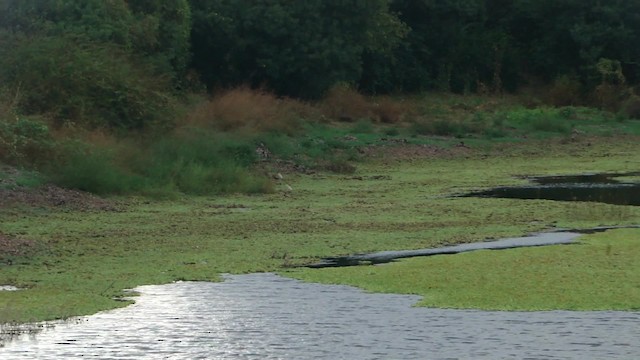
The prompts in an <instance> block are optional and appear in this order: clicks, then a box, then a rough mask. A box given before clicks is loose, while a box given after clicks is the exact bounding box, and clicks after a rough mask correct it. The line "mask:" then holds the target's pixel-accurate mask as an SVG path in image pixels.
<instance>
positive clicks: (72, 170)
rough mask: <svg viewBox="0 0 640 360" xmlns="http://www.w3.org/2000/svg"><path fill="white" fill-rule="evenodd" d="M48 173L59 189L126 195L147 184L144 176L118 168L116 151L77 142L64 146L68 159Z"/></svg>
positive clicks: (60, 162)
mask: <svg viewBox="0 0 640 360" xmlns="http://www.w3.org/2000/svg"><path fill="white" fill-rule="evenodd" d="M48 173H49V174H50V176H51V177H52V179H53V181H54V182H55V183H56V184H58V185H60V186H64V187H68V188H72V189H78V190H83V191H88V192H92V193H95V194H125V193H129V192H132V191H136V190H141V189H142V188H143V187H144V186H145V185H146V184H145V182H144V179H143V178H142V177H141V176H139V175H134V174H131V173H128V172H126V171H124V170H123V169H122V168H120V167H118V166H116V165H115V162H114V154H113V152H109V151H107V150H104V149H98V148H92V147H90V146H88V145H86V144H82V143H79V142H77V141H73V142H69V143H67V144H65V156H64V157H63V158H62V159H60V160H59V163H57V164H55V165H54V166H53V167H51V168H49V169H48Z"/></svg>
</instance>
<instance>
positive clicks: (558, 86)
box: [547, 75, 582, 106]
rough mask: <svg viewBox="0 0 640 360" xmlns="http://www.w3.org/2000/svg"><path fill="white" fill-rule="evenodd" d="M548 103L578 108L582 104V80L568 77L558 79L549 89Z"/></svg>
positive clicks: (563, 76)
mask: <svg viewBox="0 0 640 360" xmlns="http://www.w3.org/2000/svg"><path fill="white" fill-rule="evenodd" d="M547 102H548V103H549V104H551V105H553V106H576V105H579V104H580V103H582V84H581V83H580V80H578V79H577V78H575V77H571V76H568V75H562V76H560V77H558V78H557V79H556V80H555V81H554V82H553V85H552V86H551V89H549V92H548V94H547Z"/></svg>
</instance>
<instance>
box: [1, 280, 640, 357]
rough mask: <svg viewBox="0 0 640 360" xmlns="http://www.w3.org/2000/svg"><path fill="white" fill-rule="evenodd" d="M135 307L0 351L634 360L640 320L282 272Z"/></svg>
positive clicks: (168, 290)
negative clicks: (382, 290)
mask: <svg viewBox="0 0 640 360" xmlns="http://www.w3.org/2000/svg"><path fill="white" fill-rule="evenodd" d="M136 290H137V291H139V292H140V293H141V296H139V297H138V298H136V303H135V304H134V305H131V306H129V307H126V308H123V309H118V310H113V311H107V312H103V313H99V314H96V315H94V316H89V317H86V318H82V319H81V320H79V321H77V322H71V323H69V324H66V325H65V324H61V325H57V326H56V327H55V328H53V329H46V330H43V331H42V332H41V333H39V334H37V335H34V336H32V337H29V336H26V335H25V336H23V337H21V338H18V339H15V340H13V341H10V342H8V343H7V344H5V346H4V347H3V348H0V358H1V359H75V358H80V357H82V358H100V359H525V358H528V359H637V358H640V341H638V339H640V325H639V324H640V313H639V312H611V311H594V312H570V311H549V312H486V311H470V310H469V311H467V310H446V309H429V308H417V307H412V305H413V304H415V303H416V302H417V301H418V300H419V297H418V296H407V295H390V294H370V293H365V292H363V291H360V290H358V289H355V288H352V287H348V286H335V285H319V284H308V283H302V282H299V281H297V280H291V279H286V278H282V277H279V276H276V275H274V274H251V275H239V276H226V281H224V282H222V283H207V282H181V283H174V284H168V285H158V286H156V285H154V286H141V287H139V288H137V289H136Z"/></svg>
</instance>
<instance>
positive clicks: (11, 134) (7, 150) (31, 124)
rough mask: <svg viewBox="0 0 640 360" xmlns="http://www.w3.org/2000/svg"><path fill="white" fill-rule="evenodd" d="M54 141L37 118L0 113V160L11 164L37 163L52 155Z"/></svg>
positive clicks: (43, 161) (47, 128)
mask: <svg viewBox="0 0 640 360" xmlns="http://www.w3.org/2000/svg"><path fill="white" fill-rule="evenodd" d="M54 147H55V142H54V140H53V139H52V137H51V134H50V133H49V127H48V126H47V125H46V124H45V123H43V122H42V121H40V120H38V119H37V118H26V117H17V116H15V115H12V114H7V113H5V114H4V115H0V160H1V161H3V162H6V163H8V164H12V165H38V164H43V163H46V162H47V161H48V160H49V159H50V158H51V156H52V153H53V150H54Z"/></svg>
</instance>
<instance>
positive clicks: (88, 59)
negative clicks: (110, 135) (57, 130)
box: [0, 34, 172, 129]
mask: <svg viewBox="0 0 640 360" xmlns="http://www.w3.org/2000/svg"><path fill="white" fill-rule="evenodd" d="M5 35H6V34H5ZM0 43H1V44H2V50H0V54H1V55H2V56H1V57H0V81H1V82H2V83H3V85H4V86H7V87H9V88H11V89H13V90H14V91H15V92H17V93H19V97H18V98H17V103H16V108H17V111H18V112H20V113H23V114H26V115H32V114H46V115H47V116H49V117H51V118H53V119H54V120H56V122H57V124H59V125H60V124H62V123H65V122H73V123H78V124H81V125H84V126H89V127H96V126H109V127H115V128H123V129H142V128H144V127H149V126H150V127H153V126H166V124H167V123H168V122H169V121H170V120H172V119H171V109H170V105H172V97H171V95H170V93H169V92H168V91H167V89H168V86H167V82H166V81H164V80H163V79H162V78H158V77H156V76H154V75H153V74H152V72H151V71H149V69H148V68H145V67H144V65H142V64H135V63H134V59H132V58H130V57H129V56H128V55H127V54H126V53H125V52H123V51H122V49H121V48H120V47H117V46H114V45H109V44H92V43H85V42H82V41H81V40H80V39H75V38H72V37H61V36H56V37H51V36H35V37H27V36H15V37H11V36H4V37H0Z"/></svg>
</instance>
